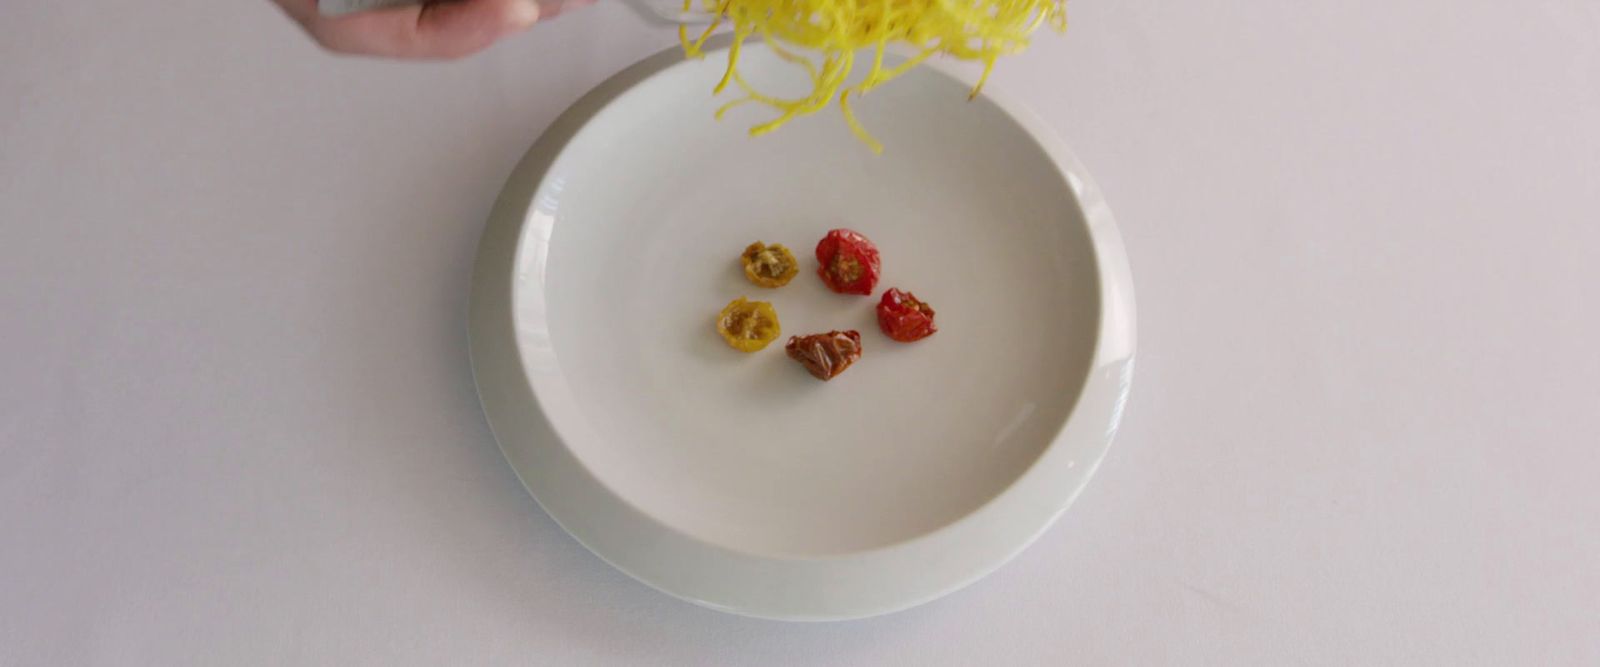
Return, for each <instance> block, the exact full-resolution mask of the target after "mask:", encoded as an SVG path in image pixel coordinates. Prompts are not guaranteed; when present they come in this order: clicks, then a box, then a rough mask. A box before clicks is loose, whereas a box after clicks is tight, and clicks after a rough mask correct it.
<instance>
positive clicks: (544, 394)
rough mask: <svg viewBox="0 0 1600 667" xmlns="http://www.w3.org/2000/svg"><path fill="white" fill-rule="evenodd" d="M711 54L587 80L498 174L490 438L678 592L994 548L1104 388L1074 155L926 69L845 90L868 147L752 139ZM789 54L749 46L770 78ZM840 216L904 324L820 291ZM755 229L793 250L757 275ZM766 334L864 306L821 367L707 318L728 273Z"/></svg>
mask: <svg viewBox="0 0 1600 667" xmlns="http://www.w3.org/2000/svg"><path fill="white" fill-rule="evenodd" d="M721 58H722V55H721V54H720V53H713V54H711V56H710V57H709V58H707V59H706V60H703V61H691V62H685V61H684V60H683V58H682V56H681V55H680V54H678V53H677V52H676V50H672V49H669V50H668V51H665V52H663V53H661V54H658V55H656V56H653V57H651V58H648V59H646V60H644V61H642V62H640V63H639V64H637V65H635V66H633V67H632V68H629V69H628V70H626V71H624V72H622V73H620V74H618V75H616V76H615V77H613V78H611V79H610V80H608V81H606V82H605V83H603V84H601V85H600V86H599V87H598V88H596V89H595V90H594V91H593V92H591V93H589V94H588V95H587V96H586V97H584V98H583V99H582V100H580V101H579V102H578V103H577V104H575V105H573V107H572V108H571V109H570V110H569V111H568V112H567V113H566V114H565V115H563V116H562V117H561V118H560V119H559V120H558V121H556V123H555V124H554V125H553V126H552V127H551V128H550V130H549V131H547V132H546V133H545V135H544V136H543V137H541V138H540V139H539V141H538V142H537V143H536V144H535V145H534V146H533V148H532V149H531V150H530V151H529V152H528V155H527V157H526V158H525V159H524V160H523V161H522V164H521V165H520V166H518V168H517V170H516V172H515V173H513V174H512V176H511V179H510V181H509V183H508V184H507V185H506V188H505V191H504V192H503V193H502V194H501V196H500V199H499V201H498V202H497V204H496V207H495V211H494V214H493V217H492V218H491V220H490V222H489V225H488V228H487V230H486V231H485V234H484V238H483V242H482V247H481V250H480V255H479V258H478V266H477V273H476V276H475V286H474V293H473V301H472V362H473V368H474V372H475V374H476V377H477V382H478V387H479V392H480V394H481V396H482V399H483V404H484V409H485V411H486V413H487V415H488V418H489V422H490V424H491V425H492V426H493V428H494V432H495V435H496V437H497V438H498V439H499V441H500V445H501V448H502V450H503V451H504V452H505V455H506V458H507V459H508V460H509V461H510V462H511V465H512V467H513V468H515V469H516V471H517V474H518V475H519V476H520V477H521V478H522V481H523V482H524V483H525V484H526V485H527V487H528V490H529V491H530V492H531V493H532V494H533V495H534V497H535V498H537V499H538V501H539V503H540V505H542V506H543V507H544V509H545V510H546V511H547V512H549V513H550V515H551V516H552V517H554V518H555V519H556V521H558V522H560V524H561V525H562V526H563V527H565V528H566V529H567V531H568V532H570V533H571V534H572V535H573V536H574V537H576V538H577V539H578V540H579V541H580V542H582V543H583V544H584V545H585V546H587V547H589V548H590V549H591V550H593V551H594V552H595V553H596V554H597V555H599V556H600V557H601V558H604V559H605V560H606V561H607V562H609V563H611V564H612V565H615V566H616V567H617V568H619V569H621V570H622V571H624V572H626V573H628V574H630V575H632V576H634V577H636V578H638V579H639V580H640V581H643V582H645V583H647V584H649V585H651V586H654V587H656V588H658V589H661V590H662V591H665V592H667V593H670V594H672V595H676V596H679V597H681V598H684V599H687V600H690V601H692V602H696V603H698V604H702V605H705V606H708V607H712V608H715V609H720V610H724V611H729V612H734V613H739V614H747V615H752V616H761V617H768V618H780V619H840V618H854V617H862V616H870V615H874V614H881V613H886V612H890V611H894V610H898V609H903V608H905V607H909V606H912V605H914V604H917V603H919V602H923V601H927V600H930V599H932V598H935V597H937V596H939V595H942V594H944V593H947V592H949V591H952V590H954V589H956V588H959V587H961V586H962V585H965V584H967V583H969V582H971V581H974V580H976V579H977V578H979V577H981V576H982V575H984V574H986V573H988V572H989V571H991V570H993V569H994V568H996V567H998V566H999V565H1000V564H1001V563H1003V562H1004V561H1006V560H1007V559H1008V558H1010V557H1011V556H1013V555H1015V554H1016V553H1017V552H1018V551H1020V550H1021V549H1022V548H1023V547H1025V546H1026V545H1027V544H1028V543H1029V542H1031V541H1032V540H1033V539H1034V538H1035V537H1036V536H1037V535H1038V534H1039V533H1040V532H1041V531H1043V530H1044V529H1045V528H1046V527H1047V526H1049V524H1050V522H1051V521H1052V520H1053V519H1054V518H1055V517H1056V516H1057V515H1058V514H1059V513H1060V512H1061V511H1062V510H1063V509H1064V508H1066V506H1067V505H1068V504H1069V503H1070V502H1071V501H1072V499H1073V497H1074V496H1076V495H1077V493H1078V491H1079V490H1080V489H1081V488H1082V487H1083V485H1084V484H1085V482H1087V480H1088V479H1089V476H1090V475H1091V474H1092V473H1093V472H1094V469H1095V467H1096V465H1097V464H1098V463H1099V461H1100V459H1101V457H1102V456H1103V455H1104V453H1105V451H1106V448H1107V446H1108V445H1109V444H1110V441H1111V438H1112V435H1113V433H1114V431H1115V429H1116V425H1117V421H1118V418H1119V416H1120V413H1121V407H1122V404H1123V401H1124V400H1125V398H1126V396H1127V391H1128V383H1129V379H1130V376H1131V372H1132V363H1133V351H1134V344H1133V341H1134V329H1133V294H1132V291H1131V281H1130V279H1129V275H1128V269H1127V263H1126V258H1125V256H1124V254H1123V249H1122V243H1121V241H1120V240H1119V238H1118V235H1117V231H1116V229H1115V226H1114V223H1113V221H1112V219H1111V214H1110V212H1109V211H1108V210H1107V209H1106V207H1105V204H1104V202H1103V201H1102V200H1101V198H1100V195H1099V193H1098V192H1097V191H1096V190H1095V188H1094V186H1093V185H1092V184H1091V182H1090V180H1089V178H1088V175H1087V174H1086V173H1085V172H1084V170H1083V168H1082V167H1081V166H1079V165H1078V163H1077V161H1076V160H1074V159H1073V158H1072V157H1071V155H1070V154H1069V153H1067V151H1066V150H1065V149H1063V148H1061V146H1060V145H1059V144H1058V143H1057V142H1056V140H1054V139H1052V138H1050V136H1049V133H1048V132H1047V131H1046V130H1045V129H1044V128H1043V127H1042V126H1041V125H1040V124H1039V123H1038V122H1036V121H1034V120H1031V119H1030V117H1029V116H1028V115H1027V114H1026V113H1023V112H1021V111H1020V110H1019V109H1018V107H1016V106H1015V105H1011V104H1007V103H1004V102H1000V101H997V100H995V99H994V98H993V97H990V96H987V95H986V96H984V97H981V98H979V99H978V100H976V101H974V102H968V101H967V97H966V92H967V84H966V83H964V82H962V81H961V80H959V79H958V78H957V77H955V76H952V75H950V74H948V73H944V72H941V71H936V70H934V69H930V68H926V67H925V68H921V69H918V70H916V71H914V72H913V73H911V74H909V75H907V76H905V77H903V78H902V79H900V80H897V81H895V82H894V83H892V84H890V85H886V86H884V87H882V88H879V89H878V90H875V91H874V92H873V93H872V94H871V95H869V96H867V97H866V98H864V99H862V100H860V101H859V102H858V105H857V106H858V112H859V113H860V115H861V119H862V122H864V123H865V124H866V125H867V126H868V127H869V128H870V129H871V131H873V132H874V133H875V134H876V135H877V137H878V138H879V139H880V140H882V142H883V143H884V145H885V146H886V147H887V152H885V153H884V154H883V155H882V156H875V155H873V154H871V153H870V152H869V151H868V150H866V149H865V148H864V147H863V146H861V145H860V144H858V143H857V142H856V141H855V139H854V138H853V137H852V136H851V134H850V133H849V132H848V131H847V129H846V128H845V127H844V124H843V122H842V121H841V120H840V119H839V118H838V116H837V114H835V113H833V112H831V111H830V112H829V113H823V114H818V115H816V116H812V117H808V118H802V119H799V120H796V121H794V122H792V123H790V124H789V125H788V126H786V127H784V128H782V129H780V130H779V131H777V132H775V133H773V134H770V135H767V136H764V137H760V138H755V139H752V138H749V137H747V136H746V135H745V133H744V131H743V130H744V126H745V125H747V124H751V123H754V122H759V121H760V120H762V119H763V117H764V116H763V114H764V113H765V111H764V110H762V109H759V108H756V107H755V106H754V105H751V106H749V107H745V108H742V109H739V110H737V111H736V112H735V113H733V114H730V117H729V118H728V119H726V120H724V121H722V122H717V121H715V120H713V118H712V111H713V110H714V109H715V108H716V107H717V106H718V104H720V103H721V102H722V101H725V98H724V99H723V100H718V99H713V98H712V97H711V96H710V88H711V86H712V85H713V84H714V83H715V82H716V80H717V79H718V77H719V76H720V75H721V67H720V64H721V62H722V59H721ZM786 67H788V66H786V65H783V64H782V63H779V62H777V61H776V60H775V59H773V58H771V57H770V56H768V55H767V54H766V51H765V49H762V48H759V47H757V48H751V49H747V50H746V51H745V59H744V61H743V65H742V68H743V71H745V72H746V73H747V74H749V75H750V77H751V78H753V79H757V80H760V81H764V82H766V83H767V84H768V85H775V86H778V87H780V88H782V87H783V86H787V85H790V84H791V83H792V79H791V78H786V77H790V73H789V72H788V71H787V70H786V69H784V68H786ZM834 227H849V228H852V229H855V230H857V231H860V232H862V233H864V234H866V235H867V236H868V237H870V238H871V239H873V240H874V241H875V242H876V243H877V245H878V247H879V248H880V250H881V251H882V253H883V279H882V281H881V283H880V284H879V287H878V292H879V293H881V292H882V290H883V289H886V288H888V287H900V288H903V289H908V290H911V291H913V292H915V293H916V294H917V295H918V296H919V297H921V298H923V299H925V300H927V301H928V302H930V303H931V304H933V306H934V307H935V308H936V309H937V311H938V324H939V333H937V334H935V335H934V336H933V337H931V338H929V339H926V340H924V341H921V342H918V343H914V344H900V343H895V342H892V341H890V340H889V339H888V338H886V337H885V336H884V335H883V334H881V333H880V332H879V331H878V327H877V325H876V321H875V319H874V315H873V307H874V306H875V304H876V303H877V298H876V296H877V295H876V294H875V295H874V296H873V297H854V296H841V295H837V294H833V293H831V292H828V291H827V290H826V289H825V288H823V286H822V285H821V282H820V281H819V280H818V279H817V277H816V275H815V266H816V264H815V260H814V259H813V258H812V252H811V251H812V248H813V247H814V245H815V244H816V242H817V240H818V239H820V238H821V237H822V235H823V234H824V233H825V232H826V231H827V230H829V229H830V228H834ZM757 239H760V240H763V241H766V242H768V243H774V242H776V243H783V244H786V245H788V246H790V247H791V248H793V249H794V250H795V251H796V254H797V255H798V256H800V257H801V259H802V261H803V263H804V269H803V270H802V272H801V274H800V276H798V277H797V278H796V279H795V280H794V281H793V282H791V283H790V284H789V286H787V287H784V288H782V289H778V290H767V289H761V288H758V287H755V286H753V285H751V284H749V283H748V282H746V281H745V280H744V278H743V276H742V274H741V273H740V271H739V268H738V263H737V257H738V255H739V252H740V251H741V250H742V249H743V248H744V247H745V245H746V244H748V243H750V242H751V241H755V240H757ZM739 296H747V297H750V298H752V299H761V300H768V301H771V302H772V303H773V304H774V305H775V306H776V308H777V310H778V314H779V317H780V320H781V321H782V324H783V330H784V336H785V338H786V337H787V336H788V335H790V334H803V333H812V332H821V331H827V330H830V329H857V330H859V331H860V332H861V335H862V338H863V347H864V350H865V354H864V356H863V358H862V359H861V360H860V361H859V362H858V363H856V365H855V366H853V367H851V368H850V369H849V370H848V371H847V372H845V373H844V374H843V375H841V376H840V377H838V378H836V379H834V380H833V381H832V382H827V383H823V382H819V381H817V380H815V379H813V378H811V377H810V376H809V375H807V374H806V373H805V371H804V370H802V369H801V368H800V366H799V365H798V364H796V363H794V362H793V361H790V360H789V359H788V358H786V357H785V355H784V353H783V349H782V348H783V346H782V339H780V341H779V342H778V343H775V344H774V345H772V346H770V347H768V348H767V349H766V350H764V351H762V352H758V353H755V354H741V353H739V352H736V351H734V350H732V349H730V348H728V347H727V346H726V345H725V344H724V343H723V342H722V341H721V339H720V338H718V336H717V334H716V333H715V332H714V330H713V322H714V319H715V317H716V314H717V312H718V311H719V310H720V309H721V308H722V306H723V305H724V304H726V303H727V302H728V301H730V300H732V299H733V298H735V297H739Z"/></svg>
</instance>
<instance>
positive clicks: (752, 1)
mask: <svg viewBox="0 0 1600 667" xmlns="http://www.w3.org/2000/svg"><path fill="white" fill-rule="evenodd" d="M694 1H695V0H684V2H683V9H684V11H686V12H687V11H690V10H691V9H693V4H692V3H693V2H694ZM701 2H703V3H704V4H705V8H706V10H707V11H709V12H712V13H713V14H714V15H715V17H716V18H715V20H713V21H712V23H711V25H710V26H708V27H707V28H706V29H705V32H704V33H702V34H701V35H700V36H699V37H698V38H697V39H693V40H691V39H690V38H689V33H688V30H687V29H686V28H684V27H681V26H680V27H679V28H678V37H679V39H680V40H681V41H682V42H683V52H684V54H685V55H687V56H689V57H691V58H693V57H701V56H702V55H703V54H702V52H701V49H702V47H704V46H705V43H706V40H707V39H709V38H710V37H711V34H712V33H713V32H715V31H716V29H717V28H718V27H720V26H722V25H723V24H725V23H732V24H733V44H732V46H730V47H729V49H728V68H727V70H726V71H725V72H724V73H723V75H722V80H721V81H720V82H718V83H717V86H716V88H715V89H713V94H717V93H721V92H722V91H723V90H724V89H725V88H727V87H728V84H729V83H732V84H734V85H736V86H738V87H739V89H740V90H741V91H743V92H744V96H743V97H740V98H738V99H735V100H733V101H732V102H729V103H727V104H725V105H723V106H722V108H720V109H718V110H717V117H718V118H721V117H722V114H723V113H724V112H726V111H727V110H728V109H731V108H733V107H736V106H739V105H742V104H746V103H749V102H758V103H760V104H764V105H766V106H768V107H771V108H772V109H773V110H775V111H777V112H778V116H777V117H776V118H773V119H772V120H770V121H767V122H765V123H762V124H760V125H756V126H755V127H752V128H750V134H751V135H752V136H758V135H762V134H766V133H767V132H771V131H773V130H775V129H777V128H778V127H779V126H781V125H783V124H784V123H787V122H789V120H790V119H792V118H794V117H795V116H800V115H804V114H810V113H815V112H817V111H818V110H820V109H822V108H823V107H824V106H827V105H828V104H829V103H831V102H832V101H833V100H835V99H837V100H838V101H839V108H840V110H841V111H842V112H843V113H844V119H845V123H847V124H848V125H849V126H850V130H851V131H852V132H854V133H855V135H856V137H857V138H859V139H861V141H862V142H864V143H866V144H867V146H868V147H870V148H871V149H872V150H873V151H874V152H880V153H881V152H882V151H883V145H882V144H879V143H878V141H877V140H876V139H873V138H872V135H871V134H869V133H868V132H867V130H866V128H864V127H862V126H861V123H860V122H858V121H857V120H856V117H855V114H854V113H852V112H851V110H850V103H851V100H852V99H853V98H859V97H861V96H862V95H864V94H866V93H867V92H868V91H870V90H872V89H873V88H876V87H878V86H880V85H883V84H884V83H886V82H888V81H890V80H891V79H894V78H895V77H897V76H900V75H901V74H903V73H905V72H906V71H908V70H910V69H911V68H913V67H916V66H917V65H919V64H921V63H922V61H924V60H927V59H928V58H929V57H931V56H934V55H946V56H951V57H954V58H959V59H962V60H971V61H976V62H981V63H983V74H982V75H981V76H979V78H978V83H977V85H976V86H974V87H973V89H972V94H971V97H976V96H977V95H978V92H979V91H980V90H982V89H983V82H984V81H987V80H988V79H989V72H990V71H991V70H993V69H994V63H995V60H996V59H997V58H999V57H1000V56H1003V55H1008V54H1013V53H1016V52H1018V51H1021V50H1023V49H1024V48H1027V46H1028V38H1029V36H1030V35H1032V34H1033V32H1034V31H1035V30H1037V29H1038V28H1039V26H1040V25H1043V24H1045V23H1048V24H1050V25H1051V27H1053V28H1055V29H1056V30H1058V31H1059V30H1065V29H1066V12H1065V8H1064V2H1065V0H701ZM752 37H758V38H760V39H761V41H763V42H765V43H766V45H767V47H768V48H770V49H771V50H772V52H773V53H775V54H777V56H778V57H779V58H782V59H783V60H785V61H788V62H790V63H794V64H795V65H797V66H799V67H801V68H803V69H804V70H805V72H806V75H807V76H808V77H810V79H811V85H812V90H811V94H810V95H807V96H805V97H801V98H794V99H789V98H779V97H773V96H770V95H765V94H762V93H761V92H759V91H757V90H756V89H755V88H754V87H752V86H751V85H750V83H749V82H748V81H745V79H744V77H743V76H741V75H740V74H739V51H740V49H741V47H743V46H744V44H745V42H747V41H749V40H750V38H752ZM890 44H905V45H908V46H910V47H911V48H912V49H913V50H914V51H915V53H916V55H915V56H912V57H911V58H909V59H907V60H906V61H905V62H903V63H901V64H899V65H897V66H895V67H890V68H885V67H884V65H883V54H884V49H886V48H887V47H888V46H889V45H890ZM789 47H797V48H799V49H804V50H807V51H813V52H816V53H817V54H819V55H818V56H816V57H815V58H810V57H806V56H803V55H800V54H798V53H796V52H795V51H793V50H791V49H790V48H789ZM869 48H870V49H871V50H872V63H871V69H869V70H868V71H867V73H866V76H864V77H863V78H862V79H861V80H860V81H859V82H858V83H855V84H854V85H850V86H846V85H845V81H846V80H847V79H848V78H849V77H850V72H851V70H852V69H853V68H854V66H855V60H856V55H857V53H859V52H861V51H862V50H864V49H869ZM841 89H842V90H841Z"/></svg>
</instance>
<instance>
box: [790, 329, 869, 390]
mask: <svg viewBox="0 0 1600 667" xmlns="http://www.w3.org/2000/svg"><path fill="white" fill-rule="evenodd" d="M783 349H784V351H785V352H787V353H788V354H789V358H790V359H793V360H795V361H798V362H800V365H802V366H805V367H806V370H807V371H810V372H811V374H812V375H813V376H816V378H817V379H818V380H824V381H826V380H831V379H833V378H835V377H837V376H838V375H839V374H840V373H843V372H844V369H846V368H849V367H850V364H853V363H855V361H856V360H857V359H860V358H861V334H860V333H858V332H855V331H829V332H828V333H825V334H811V335H809V336H790V337H789V343H788V344H787V345H784V346H783Z"/></svg>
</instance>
